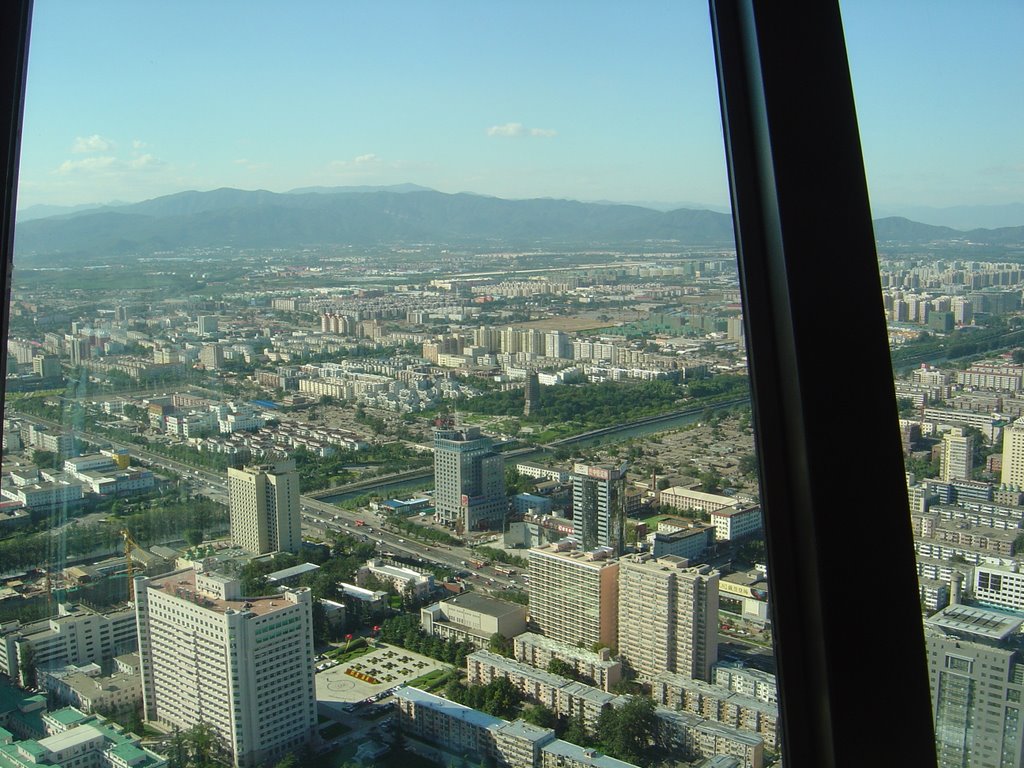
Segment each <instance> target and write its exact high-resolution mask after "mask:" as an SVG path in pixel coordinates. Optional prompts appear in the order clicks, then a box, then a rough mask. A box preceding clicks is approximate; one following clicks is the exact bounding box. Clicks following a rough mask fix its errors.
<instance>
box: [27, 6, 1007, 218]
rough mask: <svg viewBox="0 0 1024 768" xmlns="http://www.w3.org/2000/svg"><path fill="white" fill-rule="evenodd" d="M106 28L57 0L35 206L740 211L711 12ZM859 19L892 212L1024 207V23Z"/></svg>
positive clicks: (872, 12) (1001, 12)
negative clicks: (352, 201)
mask: <svg viewBox="0 0 1024 768" xmlns="http://www.w3.org/2000/svg"><path fill="white" fill-rule="evenodd" d="M883 8H884V11H883ZM105 10H106V11H107V12H103V11H102V10H100V9H97V7H96V6H89V7H76V6H64V5H60V4H56V3H48V2H39V3H37V4H36V8H35V18H34V21H33V40H32V48H31V52H30V65H29V75H28V91H27V92H28V95H27V100H26V109H25V124H24V135H23V142H22V166H21V183H20V188H19V203H20V206H21V207H22V208H27V207H29V206H32V205H36V204H44V203H45V204H54V205H75V204H82V203H109V202H112V201H114V200H124V201H136V200H141V199H147V198H151V197H155V196H159V195H162V194H169V193H173V192H178V191H182V190H185V189H210V188H216V187H222V186H232V187H238V188H243V189H256V188H267V189H271V190H273V191H287V190H290V189H294V188H301V187H306V186H317V185H324V186H345V185H360V184H369V185H385V184H398V183H408V182H411V183H417V184H422V185H424V186H428V187H432V188H435V189H438V190H439V191H442V192H460V191H471V192H476V193H479V194H487V195H495V196H499V197H510V198H521V197H567V198H573V199H580V200H614V201H616V202H640V203H643V202H661V203H664V204H678V205H700V206H711V207H716V208H718V209H724V208H725V206H726V205H727V199H728V194H727V184H726V174H725V163H724V151H723V148H722V136H721V123H720V117H719V107H718V96H717V85H716V79H715V72H714V61H713V52H712V46H711V37H710V31H709V23H708V19H707V9H706V6H705V5H704V4H703V3H691V4H680V5H671V6H670V5H667V4H660V3H649V4H647V5H645V6H644V7H643V8H642V9H641V12H639V13H638V12H637V10H636V8H635V7H631V8H629V9H628V10H627V9H625V8H621V7H617V6H615V5H613V4H605V3H602V4H596V5H594V4H588V5H587V6H586V13H585V14H584V13H582V12H581V7H579V6H575V5H572V4H570V5H568V6H563V7H560V8H557V9H552V8H550V7H547V6H541V5H540V4H525V5H520V6H516V7H515V8H514V9H511V8H503V7H498V6H493V5H489V6H484V7H480V6H470V5H468V4H462V3H455V4H452V5H449V6H446V7H443V8H440V9H439V8H430V9H429V10H427V9H425V8H421V7H418V6H416V5H415V4H410V3H400V2H399V3H390V4H385V5H383V6H374V7H373V8H371V7H368V6H367V7H352V6H334V5H330V4H313V5H304V6H302V8H301V10H300V11H298V12H295V11H292V10H291V9H285V8H279V7H274V13H273V14H271V13H270V12H269V10H270V6H269V5H260V4H257V5H256V6H255V7H253V6H251V5H247V6H245V8H244V11H245V12H244V13H242V12H241V10H242V6H240V5H237V4H230V3H229V4H225V5H219V6H216V7H212V8H210V7H200V6H199V5H193V6H187V7H186V9H185V11H184V12H182V11H181V6H176V7H175V9H174V12H171V11H170V10H168V9H163V8H139V7H136V6H134V5H129V4H126V3H116V2H113V3H108V4H106V6H105ZM844 10H845V12H846V15H845V22H846V27H847V41H848V46H849V57H850V62H851V70H852V74H853V80H854V88H855V92H856V94H857V97H858V109H859V114H860V124H861V132H862V141H863V145H864V152H865V162H866V165H867V170H868V180H869V186H870V188H871V194H872V199H873V202H874V203H875V205H876V208H878V213H880V214H884V213H885V212H886V208H887V207H892V206H900V205H902V206H912V205H917V206H932V207H945V206H952V205H960V204H962V205H999V204H1007V203H1017V202H1021V201H1024V154H1022V147H1021V144H1022V142H1020V140H1019V137H1018V136H1017V135H1016V133H1015V131H1014V126H1016V125H1019V124H1020V122H1021V117H1024V114H1022V112H1024V107H1022V106H1021V104H1024V98H1020V96H1024V94H1022V93H1021V89H1022V86H1021V84H1020V83H1014V82H1009V78H999V77H993V76H992V73H993V72H1006V73H1012V72H1020V71H1024V61H1022V59H1024V54H1022V53H1021V52H1020V49H1019V46H1016V45H1015V44H1014V41H1013V40H1012V35H1013V30H1015V29H1019V28H1020V23H1019V22H1020V21H1021V20H1022V19H1021V16H1022V14H1024V11H1022V9H1021V7H1020V6H1019V5H1018V4H1013V3H1009V2H1007V3H992V4H987V5H986V6H984V7H983V8H980V9H977V8H972V9H970V11H968V10H967V9H966V8H951V7H941V8H933V7H931V6H928V7H927V12H925V6H924V5H923V4H920V3H913V4H909V5H907V4H904V5H901V6H900V7H899V8H898V9H892V8H890V7H887V6H882V5H881V4H878V3H858V4H851V5H850V6H849V7H847V8H845V9H844ZM883 13H884V16H883ZM968 13H969V14H970V15H969V16H968ZM196 19H200V20H201V23H196ZM883 22H884V23H883ZM139 30H145V34H140V32H139ZM181 40H188V41H189V42H188V45H187V46H184V45H181V43H180V41H181ZM608 52H611V55H608ZM127 62H137V63H138V66H126V63H127ZM673 94H677V96H675V97H674V96H673ZM1015 94H1016V95H1015ZM808 118H809V119H813V106H812V105H811V106H810V107H809V110H808ZM925 127H927V130H924V128H925ZM1017 223H1019V222H1017Z"/></svg>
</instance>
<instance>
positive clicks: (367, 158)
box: [352, 152, 379, 165]
mask: <svg viewBox="0 0 1024 768" xmlns="http://www.w3.org/2000/svg"><path fill="white" fill-rule="evenodd" d="M378 159H379V158H378V157H377V156H376V155H375V154H373V153H372V152H370V153H369V154H366V155H359V157H357V158H356V159H355V160H353V161H352V162H354V163H355V164H356V165H366V163H373V162H376V161H377V160H378Z"/></svg>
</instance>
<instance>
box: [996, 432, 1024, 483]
mask: <svg viewBox="0 0 1024 768" xmlns="http://www.w3.org/2000/svg"><path fill="white" fill-rule="evenodd" d="M1000 481H1001V482H1002V484H1003V485H1012V486H1017V487H1018V488H1024V418H1020V419H1017V420H1016V421H1015V422H1013V424H1011V425H1010V426H1008V427H1006V429H1004V430H1003V473H1002V477H1001V478H1000Z"/></svg>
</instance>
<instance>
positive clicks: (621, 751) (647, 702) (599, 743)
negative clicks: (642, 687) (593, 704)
mask: <svg viewBox="0 0 1024 768" xmlns="http://www.w3.org/2000/svg"><path fill="white" fill-rule="evenodd" d="M658 736H659V734H658V718H657V716H656V715H655V712H654V700H653V699H651V698H649V697H647V696H631V697H630V698H629V700H628V701H627V702H626V703H625V704H623V705H622V706H621V707H611V706H607V707H605V708H604V709H603V710H601V715H600V717H599V718H598V720H597V727H596V728H595V729H594V730H593V732H591V731H590V730H588V729H587V726H586V723H585V722H584V720H583V713H582V712H580V713H579V714H578V715H577V716H576V717H573V718H570V719H569V721H568V723H567V724H566V727H565V731H564V732H563V733H562V738H563V739H565V740H566V741H569V742H572V743H573V744H578V745H579V746H581V747H592V748H596V749H599V750H600V751H602V752H604V753H605V754H608V755H611V756H612V757H615V758H618V759H619V760H625V761H626V762H627V763H634V764H635V765H639V766H648V765H652V764H653V763H655V762H657V758H658V754H659V753H661V754H663V746H664V745H661V744H660V743H659V738H658Z"/></svg>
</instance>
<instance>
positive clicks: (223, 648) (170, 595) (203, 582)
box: [135, 568, 317, 766]
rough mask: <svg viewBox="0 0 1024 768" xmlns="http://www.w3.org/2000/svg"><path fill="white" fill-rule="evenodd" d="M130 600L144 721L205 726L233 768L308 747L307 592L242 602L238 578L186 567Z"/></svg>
mask: <svg viewBox="0 0 1024 768" xmlns="http://www.w3.org/2000/svg"><path fill="white" fill-rule="evenodd" d="M135 595H136V606H135V612H136V621H137V624H138V638H139V656H140V658H141V661H142V699H143V706H144V710H145V716H146V719H147V720H152V721H155V722H157V723H160V724H162V725H163V726H165V727H169V728H175V727H177V728H181V729H187V728H191V727H192V726H194V725H197V724H198V723H200V722H202V723H206V724H207V725H209V726H211V727H212V728H213V729H214V730H215V731H216V733H217V735H218V736H219V737H220V738H221V739H223V740H224V742H225V744H227V745H228V746H229V748H230V749H231V752H232V755H233V760H234V765H236V766H254V765H262V764H264V763H266V762H268V761H272V760H275V759H278V758H280V757H281V756H282V755H283V754H285V753H287V752H291V751H294V750H296V749H298V748H300V747H301V746H302V745H303V744H306V743H308V742H309V740H310V739H311V738H312V736H313V733H314V730H315V728H316V724H317V715H316V693H315V690H314V684H313V602H312V594H311V592H310V591H309V589H307V588H303V589H294V590H292V589H287V590H285V591H284V592H283V593H282V594H278V595H273V596H271V597H243V596H242V595H241V593H240V586H239V581H238V579H232V578H228V577H225V576H221V575H219V574H210V573H200V572H198V571H196V570H194V569H191V568H188V569H185V570H182V571H176V572H174V573H170V574H167V575H166V576H162V577H160V578H158V579H147V578H144V577H139V578H137V579H136V580H135Z"/></svg>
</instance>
